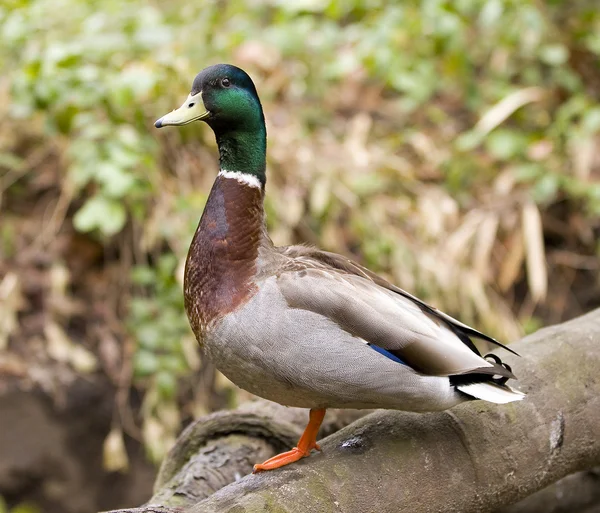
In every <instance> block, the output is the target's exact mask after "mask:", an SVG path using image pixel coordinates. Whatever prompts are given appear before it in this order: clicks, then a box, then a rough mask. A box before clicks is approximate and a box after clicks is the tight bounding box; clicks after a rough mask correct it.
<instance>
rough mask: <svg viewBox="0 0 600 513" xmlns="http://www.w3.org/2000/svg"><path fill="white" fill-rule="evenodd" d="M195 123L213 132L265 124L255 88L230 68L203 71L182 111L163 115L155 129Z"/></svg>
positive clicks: (227, 65)
mask: <svg viewBox="0 0 600 513" xmlns="http://www.w3.org/2000/svg"><path fill="white" fill-rule="evenodd" d="M198 120H201V121H205V122H206V123H208V125H210V126H211V128H213V130H215V131H216V130H224V129H231V130H236V129H240V128H244V127H245V126H246V125H248V124H251V125H254V124H255V123H256V121H262V122H263V123H264V119H263V115H262V107H261V105H260V100H259V98H258V94H257V92H256V88H255V87H254V83H253V82H252V79H251V78H250V77H249V76H248V74H247V73H246V72H245V71H244V70H243V69H240V68H238V67H236V66H232V65H231V64H216V65H214V66H210V67H208V68H205V69H204V70H202V71H201V72H200V73H198V74H197V75H196V78H194V82H193V83H192V89H191V91H190V94H189V95H188V97H187V98H186V99H185V101H184V102H183V104H182V105H181V107H179V108H178V109H175V110H174V111H172V112H169V113H168V114H165V115H164V116H163V117H162V118H160V119H159V120H157V121H156V123H155V124H154V126H155V127H156V128H162V127H165V126H181V125H187V124H188V123H191V122H192V121H198ZM253 128H254V126H252V127H250V129H253Z"/></svg>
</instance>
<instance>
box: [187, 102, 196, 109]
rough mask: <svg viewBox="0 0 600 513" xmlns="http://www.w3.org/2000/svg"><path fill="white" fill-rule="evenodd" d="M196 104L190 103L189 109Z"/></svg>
mask: <svg viewBox="0 0 600 513" xmlns="http://www.w3.org/2000/svg"><path fill="white" fill-rule="evenodd" d="M194 105H196V104H195V103H194V102H191V103H188V109H191V108H192V107H193V106H194Z"/></svg>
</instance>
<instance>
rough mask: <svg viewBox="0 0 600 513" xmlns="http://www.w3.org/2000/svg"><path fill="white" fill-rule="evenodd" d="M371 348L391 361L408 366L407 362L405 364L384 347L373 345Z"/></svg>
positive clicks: (370, 345)
mask: <svg viewBox="0 0 600 513" xmlns="http://www.w3.org/2000/svg"><path fill="white" fill-rule="evenodd" d="M369 347H370V348H371V349H374V350H375V351H377V352H378V353H379V354H382V355H383V356H385V357H386V358H389V359H390V360H394V361H395V362H397V363H401V364H402V365H406V363H405V362H403V361H402V360H401V359H400V358H398V357H397V356H396V355H394V354H392V353H390V352H389V351H386V350H385V349H383V348H382V347H379V346H375V345H373V344H369Z"/></svg>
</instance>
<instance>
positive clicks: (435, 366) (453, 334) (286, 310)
mask: <svg viewBox="0 0 600 513" xmlns="http://www.w3.org/2000/svg"><path fill="white" fill-rule="evenodd" d="M197 120H199V121H204V122H205V123H206V124H208V126H209V127H211V128H212V130H213V131H214V133H215V136H216V140H217V145H218V148H219V155H220V159H219V162H220V172H219V174H218V176H217V178H216V180H215V182H214V185H213V187H212V190H211V192H210V195H209V197H208V200H207V202H206V206H205V208H204V213H203V214H202V217H201V219H200V222H199V225H198V228H197V230H196V233H195V235H194V237H193V240H192V243H191V246H190V249H189V253H188V256H187V261H186V266H185V279H184V297H185V309H186V312H187V316H188V318H189V322H190V325H191V327H192V330H193V331H194V334H195V335H196V338H197V339H198V342H199V344H200V346H201V347H202V349H203V351H204V353H205V354H206V355H207V356H208V357H209V358H210V359H211V360H212V361H213V362H214V363H215V365H216V367H217V368H218V369H219V370H220V371H221V372H222V373H223V374H225V376H227V377H228V378H229V379H230V380H231V381H232V382H233V383H235V384H236V385H237V386H239V387H241V388H243V389H245V390H248V391H249V392H251V393H253V394H255V395H258V396H261V397H264V398H266V399H269V400H271V401H276V402H278V403H280V404H283V405H287V406H296V407H302V408H310V414H309V422H308V425H307V427H306V429H305V431H304V433H303V435H302V437H301V438H300V441H299V442H298V446H297V447H295V448H293V449H292V450H291V451H288V452H285V453H283V454H280V455H278V456H275V457H273V458H270V459H268V460H267V461H265V462H264V463H262V464H258V465H255V467H254V471H255V472H258V471H264V470H272V469H276V468H279V467H282V466H284V465H287V464H289V463H292V462H295V461H297V460H299V459H300V458H303V457H305V456H308V455H309V453H310V452H311V450H312V449H317V450H320V448H319V445H318V444H317V439H316V437H317V433H318V430H319V427H320V425H321V422H322V421H323V418H324V415H325V410H326V408H388V409H397V410H407V411H415V412H424V411H436V410H445V409H447V408H451V407H453V406H455V405H457V404H459V403H462V402H464V401H470V400H474V399H483V400H485V401H490V402H493V403H499V404H502V403H509V402H511V401H518V400H520V399H522V398H523V397H524V394H522V393H521V392H518V391H516V390H513V389H512V388H510V387H509V386H508V385H506V381H507V380H508V379H510V378H515V376H514V375H513V373H512V372H511V369H510V367H509V366H508V365H507V364H504V363H503V362H502V361H501V360H500V359H499V358H498V357H497V356H495V355H488V356H486V357H482V356H481V354H480V352H479V351H478V349H477V348H476V346H475V344H474V343H473V341H472V339H480V340H483V341H487V342H490V343H493V344H496V345H498V346H501V347H504V346H502V344H500V343H499V342H497V341H496V340H494V339H493V338H491V337H489V336H487V335H484V334H483V333H481V332H479V331H477V330H475V329H473V328H470V327H469V326H467V325H465V324H463V323H461V322H459V321H457V320H456V319H453V318H452V317H450V316H449V315H447V314H445V313H443V312H441V311H439V310H437V309H435V308H433V307H431V306H429V305H428V304H426V303H424V302H423V301H421V300H420V299H418V298H416V297H415V296H413V295H411V294H409V293H408V292H405V291H404V290H402V289H400V288H398V287H396V286H395V285H393V284H391V283H389V282H388V281H386V280H385V279H383V278H381V277H380V276H378V275H376V274H375V273H373V272H371V271H369V270H368V269H366V268H365V267H363V266H361V265H359V264H357V263H356V262H353V261H352V260H350V259H348V258H346V257H344V256H340V255H337V254H334V253H329V252H326V251H320V250H318V249H315V248H311V247H307V246H288V247H276V246H274V245H273V243H272V241H271V239H270V238H269V235H268V233H267V229H266V225H265V212H264V207H263V201H264V197H265V183H266V175H265V169H266V148H267V133H266V127H265V118H264V115H263V110H262V106H261V103H260V100H259V97H258V94H257V92H256V88H255V86H254V83H253V82H252V80H251V78H250V77H249V76H248V75H247V74H246V72H244V71H243V70H242V69H240V68H237V67H235V66H232V65H228V64H218V65H215V66H211V67H208V68H206V69H204V70H203V71H201V72H200V73H199V74H198V75H197V76H196V77H195V78H194V81H193V84H192V89H191V92H190V94H189V96H188V97H187V98H186V100H185V101H184V102H183V104H182V105H181V107H179V108H178V109H176V110H174V111H172V112H170V113H169V114H166V115H165V116H163V117H162V118H160V119H159V120H158V121H156V123H155V126H156V127H157V128H162V127H166V126H180V125H185V124H187V123H191V122H192V121H197ZM505 349H507V350H508V351H510V352H513V351H511V350H510V349H509V348H505ZM515 354H516V353H515Z"/></svg>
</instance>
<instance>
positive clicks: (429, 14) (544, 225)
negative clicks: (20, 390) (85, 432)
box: [0, 0, 600, 458]
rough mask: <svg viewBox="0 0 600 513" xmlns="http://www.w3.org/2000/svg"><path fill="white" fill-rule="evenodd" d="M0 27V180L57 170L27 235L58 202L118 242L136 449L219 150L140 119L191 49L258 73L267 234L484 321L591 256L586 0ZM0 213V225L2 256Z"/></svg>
mask: <svg viewBox="0 0 600 513" xmlns="http://www.w3.org/2000/svg"><path fill="white" fill-rule="evenodd" d="M0 46H1V48H2V51H1V52H0V66H1V67H2V69H3V70H4V71H3V73H2V78H0V95H1V97H2V102H0V103H1V104H2V115H3V117H4V119H5V122H4V123H3V125H2V128H1V130H0V141H1V142H2V146H1V147H0V168H1V169H2V172H3V173H4V176H3V177H2V187H1V188H0V193H3V195H4V196H5V198H4V200H5V201H7V200H11V201H12V202H13V203H15V202H19V201H20V199H26V198H30V196H28V191H32V190H34V191H38V190H39V188H40V187H41V188H44V187H46V188H49V187H55V188H56V189H58V193H59V199H58V200H57V201H56V202H55V203H52V205H51V206H49V207H48V209H49V211H50V212H52V211H53V212H54V213H53V214H52V216H51V217H52V219H58V222H57V223H55V224H54V225H52V224H50V225H44V228H43V229H44V230H46V232H48V233H50V235H49V236H48V238H47V244H48V245H51V241H52V234H54V233H58V232H59V231H60V230H61V227H62V226H63V223H62V222H61V221H62V219H63V218H66V221H67V223H70V222H71V220H72V225H73V226H74V229H75V230H76V231H78V232H80V233H88V234H89V237H92V238H93V239H94V240H96V241H99V242H100V243H101V244H102V246H103V247H104V248H108V249H110V251H108V249H107V250H106V251H107V252H108V253H107V255H108V256H106V257H105V258H106V262H105V265H106V266H107V267H108V266H109V262H108V261H109V260H111V258H112V259H115V258H116V260H118V261H120V262H122V263H123V264H122V265H123V268H124V270H123V271H122V272H121V273H120V274H119V275H118V277H117V278H112V279H113V280H114V282H111V283H112V285H111V286H113V287H114V289H115V290H119V291H122V290H124V289H126V291H124V292H123V294H122V297H123V300H122V301H121V304H118V305H117V306H116V307H115V308H116V316H117V317H119V318H124V317H125V318H126V326H127V329H126V333H125V335H124V336H125V337H126V338H127V337H130V338H131V339H132V340H133V341H134V345H135V349H134V351H133V355H132V361H133V363H132V369H133V370H132V376H133V383H134V384H135V385H136V386H138V387H141V388H143V389H145V390H147V391H148V393H147V396H146V399H145V405H144V408H143V413H144V418H143V422H144V428H143V433H144V436H145V440H146V442H147V444H148V446H149V448H150V451H151V452H152V454H153V455H154V456H155V457H156V458H159V457H160V456H161V454H162V453H163V452H164V450H165V449H166V447H167V445H168V444H165V443H164V441H165V439H170V438H172V436H173V434H174V433H175V432H176V430H177V429H178V421H179V416H178V414H177V411H176V407H175V405H176V404H177V400H178V394H179V389H178V383H180V382H181V380H180V379H179V378H184V377H186V376H189V375H190V373H191V371H192V370H195V369H197V368H198V361H197V357H194V355H193V354H194V352H193V349H191V347H192V346H193V339H192V336H191V333H190V332H189V329H188V328H187V322H186V320H185V315H184V313H183V307H182V299H181V280H180V279H179V277H180V275H181V268H182V263H183V259H184V258H185V253H186V250H187V246H188V245H189V241H190V240H191V236H192V233H193V230H194V228H195V224H196V222H197V219H198V217H199V214H200V212H201V210H202V206H203V204H204V201H205V199H206V195H207V192H208V190H209V187H210V182H211V180H212V179H213V177H214V175H215V172H216V166H217V163H216V148H215V145H214V142H213V140H212V137H211V134H210V133H209V131H208V130H207V129H206V128H203V127H201V126H199V125H198V126H196V125H194V126H189V127H186V128H185V129H183V130H181V131H175V130H172V131H165V132H161V133H160V134H159V133H157V132H156V131H154V129H153V128H152V121H153V120H154V119H156V118H157V117H159V116H160V115H162V114H164V113H165V112H167V111H169V110H171V109H172V108H174V107H175V106H177V105H179V104H180V102H181V99H182V98H184V97H185V95H186V94H187V92H188V89H189V84H190V82H191V80H192V79H193V76H194V75H195V73H197V72H198V71H199V70H200V69H202V68H203V67H205V66H207V65H209V64H213V63H216V62H220V61H227V62H233V63H235V64H238V65H240V66H242V67H244V68H245V69H246V70H247V71H249V72H250V74H251V75H252V76H253V77H254V79H255V81H256V83H257V87H258V90H259V92H260V94H261V98H262V100H263V104H264V107H265V111H266V116H267V121H268V128H269V180H270V184H269V197H268V199H267V210H268V215H269V218H268V220H269V224H270V229H271V232H272V234H273V238H274V240H275V242H276V243H279V244H286V243H291V242H297V241H309V242H312V243H315V244H318V245H320V246H322V247H325V248H327V249H330V250H335V251H338V252H345V253H347V254H350V255H353V256H354V257H355V258H357V259H359V260H361V261H363V262H364V263H366V264H367V265H369V266H371V267H373V268H374V269H375V270H378V271H382V272H385V273H387V274H388V275H389V276H390V278H391V279H393V280H395V281H396V282H398V283H399V284H400V285H401V286H403V287H405V288H407V289H409V290H411V291H412V292H415V293H417V294H420V295H421V296H423V297H424V299H426V300H429V301H432V302H434V303H435V304H436V305H437V306H438V307H440V308H444V309H446V310H448V311H450V312H451V313H454V314H456V315H460V317H461V319H463V320H464V321H466V322H471V323H476V324H477V325H478V327H480V328H481V329H484V330H489V331H490V332H491V333H492V334H495V335H497V336H499V337H501V338H503V339H512V338H515V337H517V336H518V335H519V333H520V331H521V328H520V325H521V323H523V324H527V325H528V326H538V325H539V324H540V321H539V319H536V318H535V316H536V315H538V310H537V308H538V307H539V305H544V301H545V300H546V298H548V297H550V296H549V293H548V288H549V287H553V286H556V287H558V286H559V285H560V287H563V288H560V289H556V290H554V296H552V297H555V298H556V297H558V298H559V299H555V300H553V302H552V305H553V306H552V308H553V310H552V309H551V310H552V312H554V313H553V314H552V315H549V319H550V320H552V319H557V316H559V317H560V315H563V314H564V312H565V311H566V310H567V306H566V303H567V302H568V301H570V300H571V299H572V296H571V295H569V294H570V292H564V291H565V290H568V286H567V285H568V283H569V280H571V283H572V282H573V280H574V278H572V279H571V278H569V279H566V278H565V279H562V278H561V277H559V278H557V277H556V276H559V274H555V273H560V272H562V269H563V268H565V267H567V268H568V269H569V272H570V270H572V269H579V270H581V269H584V270H586V269H587V270H588V271H590V272H597V270H598V265H597V260H598V257H599V255H600V245H599V243H598V242H597V239H598V237H597V234H598V230H599V229H600V228H599V226H598V217H599V216H600V181H599V174H600V151H599V147H600V142H599V141H600V104H599V103H598V99H599V95H600V93H599V91H600V66H599V65H598V58H599V55H600V10H599V9H598V8H597V5H596V2H594V1H586V0H578V1H574V2H560V1H549V2H543V1H541V0H539V1H538V0H457V1H452V2H451V1H442V0H425V1H416V0H411V1H406V2H402V3H396V2H384V1H382V0H364V1H358V0H354V1H344V2H342V1H335V0H296V1H287V0H286V1H284V0H264V1H263V0H254V1H252V2H250V3H248V2H246V1H241V0H225V1H217V0H213V1H205V2H182V1H180V0H175V1H171V2H165V1H162V0H159V1H158V2H154V3H153V4H148V3H147V2H142V1H140V0H130V1H127V2H122V1H118V0H98V1H95V2H84V1H82V0H31V1H28V0H7V1H5V2H4V3H3V4H2V5H1V6H0ZM6 119H10V120H11V122H10V123H8V122H6ZM52 162H54V163H55V165H50V164H51V163H52ZM42 169H50V170H54V171H49V172H52V173H54V174H53V175H52V176H51V178H49V179H48V180H46V182H43V180H42V182H43V183H42V185H40V183H39V182H40V180H41V179H40V177H39V175H40V172H41V170H42ZM29 193H30V192H29ZM0 198H1V197H0ZM565 205H567V206H568V214H564V215H563V214H560V215H559V219H558V220H557V219H556V216H555V214H553V212H554V211H555V210H556V209H557V208H560V209H562V208H563V207H564V206H565ZM45 211H46V210H45V209H44V212H45ZM60 213H62V217H61V215H59V214H60ZM561 216H562V217H561ZM557 224H558V225H560V226H559V227H558V228H556V226H557ZM549 230H550V231H551V232H552V233H551V234H550V235H549ZM18 235H19V234H18V232H17V231H16V230H11V229H10V228H9V227H8V226H4V227H2V230H1V232H0V236H1V237H2V241H3V247H4V251H5V252H6V256H7V258H8V257H10V256H14V255H15V253H16V252H17V249H15V248H18V247H19V244H18V243H17V242H15V239H16V238H17V237H18ZM549 240H550V241H551V242H552V248H550V247H548V243H549V242H548V241H549ZM11 248H12V249H11ZM115 248H116V249H115ZM551 249H558V250H560V252H557V253H556V254H555V255H554V254H552V255H551V254H550V250H551ZM111 251H112V253H111ZM580 253H581V254H580ZM110 254H112V255H113V256H112V257H111V256H110ZM63 256H64V255H63ZM551 257H552V258H551ZM572 262H575V263H572ZM123 272H126V273H130V276H129V277H126V276H123ZM548 273H550V275H551V276H552V277H554V278H553V279H549V278H548ZM560 276H562V275H560ZM569 276H571V275H569ZM525 277H526V278H525ZM107 279H109V278H107ZM524 280H526V285H525V286H523V282H524ZM585 280H588V281H589V279H588V278H584V281H585ZM565 284H567V285H565ZM561 291H562V292H561ZM551 292H552V290H551ZM74 293H75V292H74ZM561 293H564V298H563V299H560V294H561ZM550 295H551V294H550ZM130 297H131V299H130V300H129V298H130ZM548 304H550V303H548ZM548 308H550V306H549V307H548ZM556 312H558V313H556Z"/></svg>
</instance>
